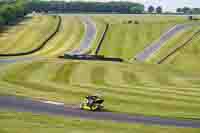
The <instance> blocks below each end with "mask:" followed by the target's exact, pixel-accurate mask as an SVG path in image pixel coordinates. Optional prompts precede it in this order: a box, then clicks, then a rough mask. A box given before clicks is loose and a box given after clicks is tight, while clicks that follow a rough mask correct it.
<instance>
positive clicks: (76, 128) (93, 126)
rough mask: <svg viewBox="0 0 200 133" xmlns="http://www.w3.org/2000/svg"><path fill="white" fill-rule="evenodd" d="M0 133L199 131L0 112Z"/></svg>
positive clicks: (169, 132)
mask: <svg viewBox="0 0 200 133" xmlns="http://www.w3.org/2000/svg"><path fill="white" fill-rule="evenodd" d="M0 123H1V125H0V132H1V133H19V132H20V133H27V132H28V133H36V132H38V133H44V132H48V133H55V132H59V133H66V132H67V133H94V132H95V133H102V132H105V133H116V132H117V133H121V132H123V133H133V132H137V133H172V132H173V133H174V132H176V133H199V129H192V128H176V127H165V126H151V125H142V124H125V123H116V122H110V121H94V120H83V119H78V118H63V117H61V116H60V117H55V116H47V115H35V114H31V113H16V112H10V111H9V110H4V111H2V110H1V112H0Z"/></svg>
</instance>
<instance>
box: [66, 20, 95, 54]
mask: <svg viewBox="0 0 200 133" xmlns="http://www.w3.org/2000/svg"><path fill="white" fill-rule="evenodd" d="M81 19H82V21H83V23H84V25H85V36H84V38H83V39H82V40H81V44H80V47H79V48H78V49H74V50H72V51H71V52H68V53H66V54H70V55H80V54H84V52H85V51H86V50H88V49H89V48H90V46H91V44H92V41H93V40H94V39H95V37H96V34H97V30H96V24H95V23H94V22H93V21H92V20H91V19H90V18H89V17H81Z"/></svg>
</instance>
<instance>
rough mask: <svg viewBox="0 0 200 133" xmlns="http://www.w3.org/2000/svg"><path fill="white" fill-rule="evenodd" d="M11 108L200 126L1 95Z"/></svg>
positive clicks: (1, 100) (0, 102)
mask: <svg viewBox="0 0 200 133" xmlns="http://www.w3.org/2000/svg"><path fill="white" fill-rule="evenodd" d="M3 108H5V109H11V110H15V111H19V112H32V113H36V114H48V115H60V116H65V117H78V118H79V117H80V118H82V119H94V120H112V121H115V122H126V123H143V124H147V125H162V126H176V127H188V128H200V120H188V119H170V118H161V117H148V116H139V115H128V114H122V113H112V112H91V111H83V110H80V109H79V108H78V106H75V107H73V106H71V107H70V106H67V105H66V106H65V105H64V103H56V102H50V101H36V100H35V101H34V100H31V99H28V98H16V97H13V96H1V97H0V109H3Z"/></svg>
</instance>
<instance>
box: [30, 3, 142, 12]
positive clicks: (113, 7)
mask: <svg viewBox="0 0 200 133" xmlns="http://www.w3.org/2000/svg"><path fill="white" fill-rule="evenodd" d="M29 8H30V10H32V11H37V12H75V13H79V12H84V13H93V12H94V13H127V14H128V13H138V14H139V13H143V12H144V5H143V4H140V3H133V2H106V3H105V2H80V1H79V2H78V1H71V2H64V1H39V0H36V1H35V0H33V1H32V2H31V4H29Z"/></svg>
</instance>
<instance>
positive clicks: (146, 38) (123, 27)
mask: <svg viewBox="0 0 200 133" xmlns="http://www.w3.org/2000/svg"><path fill="white" fill-rule="evenodd" d="M96 19H98V20H99V21H101V22H104V23H109V24H110V27H109V30H108V34H107V36H106V38H105V40H104V42H103V45H102V48H101V51H100V54H102V55H105V56H111V57H120V58H124V59H131V58H133V57H134V56H135V55H136V54H137V53H138V52H140V51H142V50H143V49H144V48H145V47H146V46H148V45H149V44H150V43H152V42H153V41H155V40H157V39H158V38H159V37H160V36H161V34H162V33H164V32H166V31H167V30H168V29H169V28H171V27H173V26H174V25H175V24H178V23H186V22H187V20H186V18H184V17H163V16H153V15H152V16H134V15H133V16H131V15H130V16H120V15H119V16H115V15H113V16H96ZM129 21H131V22H132V23H128V22H129ZM135 21H137V22H138V23H139V24H134V23H135Z"/></svg>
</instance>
